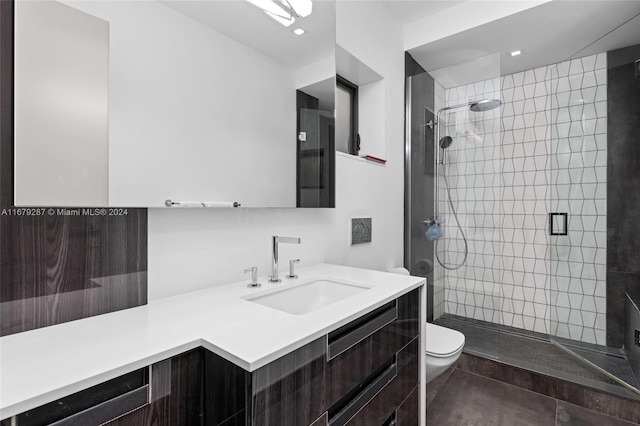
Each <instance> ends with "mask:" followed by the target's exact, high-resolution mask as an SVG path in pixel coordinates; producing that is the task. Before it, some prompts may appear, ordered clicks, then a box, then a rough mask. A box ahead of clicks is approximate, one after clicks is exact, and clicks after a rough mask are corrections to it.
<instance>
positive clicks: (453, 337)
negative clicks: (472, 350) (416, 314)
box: [426, 323, 464, 357]
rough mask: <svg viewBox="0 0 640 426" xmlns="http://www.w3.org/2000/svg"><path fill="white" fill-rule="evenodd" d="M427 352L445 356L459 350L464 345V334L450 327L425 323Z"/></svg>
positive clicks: (435, 355) (432, 354)
mask: <svg viewBox="0 0 640 426" xmlns="http://www.w3.org/2000/svg"><path fill="white" fill-rule="evenodd" d="M426 336H427V340H426V347H427V354H429V355H431V356H434V357H445V356H449V355H451V354H453V353H455V352H457V351H459V350H460V349H461V348H462V347H463V346H464V334H462V333H460V332H459V331H456V330H452V329H450V328H445V327H441V326H439V325H435V324H430V323H427V329H426Z"/></svg>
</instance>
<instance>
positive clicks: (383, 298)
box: [0, 264, 425, 419]
mask: <svg viewBox="0 0 640 426" xmlns="http://www.w3.org/2000/svg"><path fill="white" fill-rule="evenodd" d="M282 275H283V276H284V274H282ZM298 275H299V278H298V279H297V282H304V281H307V280H309V279H312V278H315V277H324V278H329V277H330V278H336V279H343V280H350V281H357V282H362V283H366V284H368V285H371V286H372V287H371V288H370V289H368V290H366V291H362V292H360V293H358V294H356V295H353V296H350V297H348V298H346V299H343V300H341V301H338V302H336V303H334V304H331V305H329V306H326V307H324V308H321V309H318V310H316V311H314V312H311V313H308V314H305V315H292V314H288V313H285V312H281V311H279V310H275V309H272V308H269V307H266V306H262V305H260V304H258V303H254V302H250V301H247V300H244V299H242V298H241V297H242V296H246V295H250V294H252V293H257V292H261V291H264V290H267V289H270V288H274V287H276V286H283V285H288V284H289V283H288V281H289V280H286V279H283V282H282V283H279V284H269V283H268V282H267V277H264V276H263V277H260V279H259V280H258V281H259V282H261V283H263V285H262V287H261V288H257V289H250V288H247V286H246V284H247V281H242V282H239V283H234V284H230V285H225V286H221V287H214V288H211V289H206V290H201V291H197V292H192V293H186V294H182V295H178V296H174V297H168V298H164V299H159V300H154V301H152V302H150V303H149V304H147V305H145V306H140V307H137V308H131V309H126V310H123V311H118V312H113V313H109V314H105V315H99V316H95V317H90V318H85V319H81V320H77V321H72V322H68V323H64V324H59V325H55V326H51V327H45V328H40V329H36V330H31V331H27V332H23V333H18V334H13V335H10V336H6V337H2V338H0V419H5V418H7V417H11V416H13V415H16V414H19V413H21V412H24V411H27V410H29V409H32V408H35V407H38V406H40V405H42V404H46V403H48V402H51V401H55V400H56V399H58V398H61V397H63V396H66V395H70V394H72V393H74V392H77V391H80V390H82V389H86V388H88V387H90V386H93V385H96V384H99V383H102V382H104V381H106V380H109V379H112V378H115V377H118V376H120V375H122V374H125V373H127V372H130V371H133V370H136V369H138V368H142V367H144V366H147V365H149V364H153V363H155V362H158V361H161V360H164V359H167V358H170V357H172V356H175V355H178V354H181V353H183V352H185V351H187V350H190V349H193V348H197V347H199V346H202V347H204V348H206V349H208V350H210V351H212V352H214V353H216V354H218V355H220V356H222V357H223V358H225V359H227V360H229V361H231V362H233V363H235V364H236V365H238V366H240V367H242V368H244V369H245V370H248V371H254V370H256V369H258V368H260V367H262V366H264V365H266V364H268V363H270V362H271V361H274V360H275V359H277V358H279V357H281V356H283V355H285V354H287V353H289V352H291V351H292V350H295V349H297V348H299V347H301V346H304V345H305V344H307V343H309V342H311V341H313V340H315V339H317V338H318V337H321V336H323V335H324V334H327V333H328V332H330V331H332V330H335V329H337V328H338V327H340V326H342V325H344V324H346V323H348V322H349V321H351V320H353V319H355V318H357V317H359V316H360V315H362V314H364V313H366V312H368V311H370V310H372V309H374V308H376V307H379V306H381V305H383V304H385V303H387V302H389V301H390V300H393V299H395V298H397V297H398V296H400V295H402V294H405V293H407V292H408V291H410V290H413V289H415V288H418V287H420V286H422V285H424V284H425V280H424V278H420V277H413V276H405V275H397V274H391V273H386V272H379V271H371V270H366V269H356V268H349V267H345V266H337V265H326V264H324V265H316V266H311V267H308V268H302V269H300V270H299V271H298Z"/></svg>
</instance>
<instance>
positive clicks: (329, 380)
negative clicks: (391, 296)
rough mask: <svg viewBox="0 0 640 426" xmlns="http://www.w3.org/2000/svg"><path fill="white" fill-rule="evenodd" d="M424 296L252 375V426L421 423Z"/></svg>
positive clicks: (404, 300)
mask: <svg viewBox="0 0 640 426" xmlns="http://www.w3.org/2000/svg"><path fill="white" fill-rule="evenodd" d="M419 306H420V303H419V290H418V289H416V290H414V291H412V292H410V293H408V294H406V295H404V296H402V297H400V298H398V299H396V300H394V301H392V302H390V303H388V304H386V305H384V306H382V307H380V308H378V309H375V310H374V311H372V312H370V313H368V314H366V315H363V316H362V317H360V318H358V319H356V320H354V321H352V322H351V323H349V324H347V325H345V326H343V327H341V328H339V329H338V330H335V331H333V332H331V333H329V335H327V336H323V337H322V338H319V339H317V340H315V341H313V342H311V343H309V344H307V345H305V346H303V347H302V348H300V349H298V350H296V351H294V352H292V353H290V354H287V355H285V356H283V357H281V358H280V359H278V360H276V361H274V362H272V363H270V364H267V365H266V366H264V367H262V368H260V369H258V370H256V371H255V372H253V373H252V375H251V385H250V393H251V395H250V399H251V407H250V419H247V420H248V421H247V424H251V425H256V426H258V425H260V426H262V425H272V426H276V425H277V426H301V425H303V426H304V425H313V426H326V425H329V426H337V425H347V424H348V425H365V426H375V425H380V426H382V425H386V424H394V425H398V426H403V425H407V426H413V425H417V424H418V405H417V401H418V399H417V397H418V378H419V350H420V349H419V348H420V336H419V330H420V312H419V310H420V309H419Z"/></svg>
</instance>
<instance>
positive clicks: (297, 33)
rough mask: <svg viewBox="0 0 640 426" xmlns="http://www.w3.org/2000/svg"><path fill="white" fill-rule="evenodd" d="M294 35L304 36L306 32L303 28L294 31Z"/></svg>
mask: <svg viewBox="0 0 640 426" xmlns="http://www.w3.org/2000/svg"><path fill="white" fill-rule="evenodd" d="M293 33H294V34H295V35H302V34H304V33H305V30H303V29H302V28H296V29H295V30H293Z"/></svg>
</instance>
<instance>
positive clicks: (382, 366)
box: [0, 265, 424, 426]
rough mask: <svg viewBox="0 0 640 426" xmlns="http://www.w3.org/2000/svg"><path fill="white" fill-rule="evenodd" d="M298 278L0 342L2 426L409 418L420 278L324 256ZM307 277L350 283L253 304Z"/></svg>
mask: <svg viewBox="0 0 640 426" xmlns="http://www.w3.org/2000/svg"><path fill="white" fill-rule="evenodd" d="M299 277H300V278H298V280H296V281H294V282H288V281H285V282H283V283H280V284H273V285H271V284H266V279H263V280H260V281H262V282H263V283H264V284H263V286H262V287H261V288H258V289H254V288H247V287H246V282H242V283H236V284H231V285H228V286H223V287H217V288H213V289H208V290H203V291H199V292H194V293H189V294H184V295H180V296H176V297H171V298H166V299H160V300H157V301H153V302H151V303H149V305H147V306H143V307H140V308H134V309H129V310H126V311H121V312H116V313H112V314H107V315H102V316H99V317H93V318H88V319H83V320H79V321H74V322H71V323H66V324H61V325H57V326H53V327H48V328H45V329H38V330H33V331H30V332H26V333H20V334H17V335H12V336H8V337H4V338H2V339H1V340H0V344H2V355H3V356H2V360H1V362H2V364H1V368H2V372H3V374H2V379H1V382H0V383H1V386H2V395H1V398H2V405H1V411H0V416H1V418H2V419H3V421H2V426H4V425H5V424H6V425H9V424H11V423H10V421H11V418H12V417H13V416H17V419H18V424H20V425H23V424H49V423H51V422H54V421H60V422H61V423H59V424H74V423H72V421H75V422H76V423H75V424H78V423H77V422H78V421H82V422H84V423H83V424H93V423H95V424H101V423H104V422H108V421H112V420H113V423H112V424H135V425H140V424H150V423H152V422H154V421H158V422H159V423H158V424H172V425H175V424H185V425H193V424H211V425H221V424H224V425H236V424H242V425H244V424H252V425H263V424H264V425H269V424H270V425H276V424H277V425H296V426H298V425H311V424H313V425H328V424H330V425H342V424H350V425H356V424H362V425H374V424H380V425H383V424H398V425H403V424H404V425H416V424H418V422H419V419H418V416H419V409H418V406H419V401H420V396H421V386H420V385H419V383H421V382H423V381H422V380H421V379H420V374H421V372H422V368H421V367H420V366H421V365H422V363H423V356H422V354H423V353H424V351H423V350H422V349H421V348H422V346H423V345H422V342H421V339H420V331H421V324H422V323H423V322H424V318H422V315H421V312H423V311H424V309H422V306H421V305H422V304H421V298H422V297H423V296H422V293H421V291H422V287H423V285H424V279H422V278H418V277H409V276H401V275H395V274H389V273H384V272H376V271H369V270H362V269H355V268H348V267H341V266H335V265H317V266H314V267H310V268H305V269H302V270H300V272H299ZM291 281H293V280H291ZM317 281H320V282H322V283H323V286H324V287H323V288H325V287H326V282H332V283H334V284H336V285H338V283H340V285H346V286H359V287H360V290H358V291H357V292H356V293H355V294H351V295H348V296H345V297H343V298H342V299H339V300H335V301H332V302H331V303H329V304H326V305H324V306H319V307H316V308H309V309H310V310H309V311H308V312H306V313H304V314H292V313H288V312H284V311H282V310H280V309H278V308H274V307H270V306H266V305H265V304H262V303H257V302H256V299H257V298H260V296H265V295H266V296H271V297H273V295H274V294H275V295H276V296H277V297H279V296H278V295H279V294H286V293H291V291H292V290H295V289H296V288H299V287H304V286H305V285H307V286H311V287H314V288H316V287H319V286H317V285H316V284H313V283H314V282H317ZM309 283H311V284H309ZM311 287H310V288H311ZM317 291H320V292H321V293H322V292H323V291H327V290H317ZM333 291H334V290H333V289H331V290H329V292H330V293H332V292H333ZM320 296H323V297H324V296H326V295H322V294H320ZM320 296H318V298H319V299H320ZM286 297H288V296H285V298H286ZM321 305H322V304H321ZM39 419H44V420H40V422H39ZM64 419H67V420H64ZM393 422H395V423H393Z"/></svg>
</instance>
